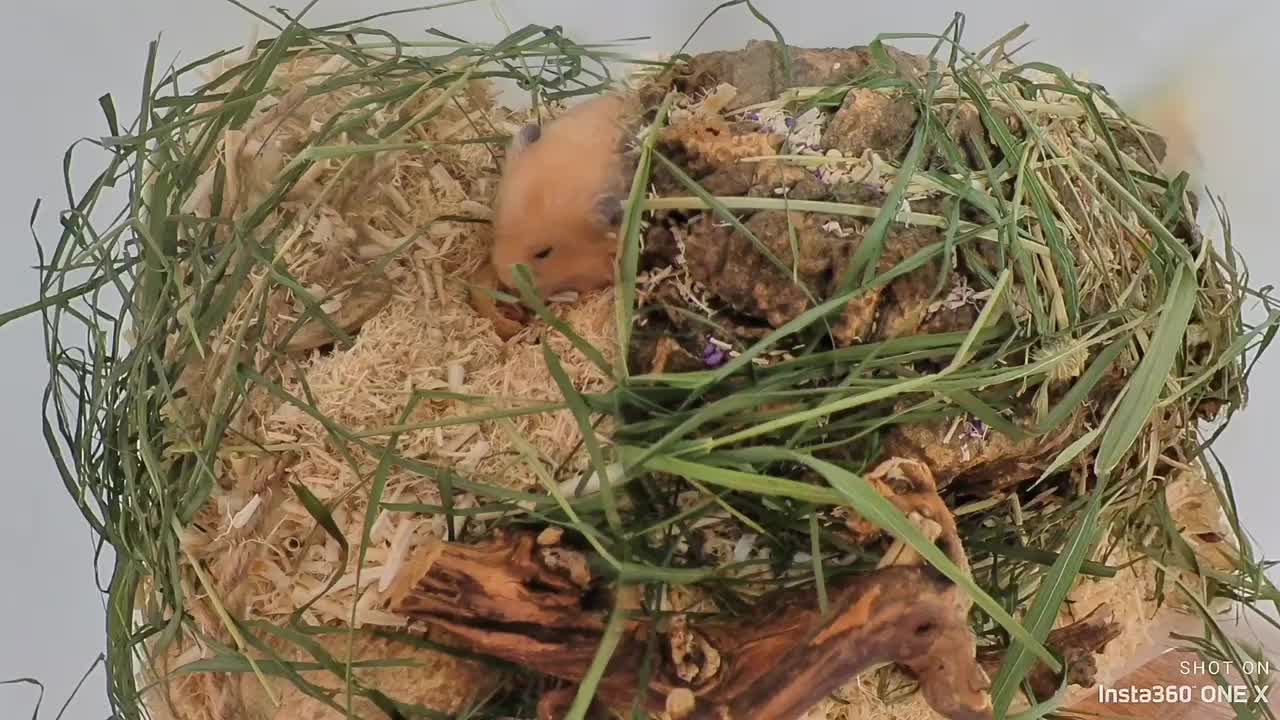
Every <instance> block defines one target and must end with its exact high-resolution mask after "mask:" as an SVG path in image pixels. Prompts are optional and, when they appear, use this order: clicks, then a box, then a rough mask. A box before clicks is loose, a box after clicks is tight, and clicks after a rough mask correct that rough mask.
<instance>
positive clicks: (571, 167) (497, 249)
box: [492, 131, 623, 297]
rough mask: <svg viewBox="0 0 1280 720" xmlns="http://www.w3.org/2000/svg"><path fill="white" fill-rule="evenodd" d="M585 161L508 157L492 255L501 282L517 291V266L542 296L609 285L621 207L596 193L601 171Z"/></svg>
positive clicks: (612, 196)
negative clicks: (524, 268)
mask: <svg viewBox="0 0 1280 720" xmlns="http://www.w3.org/2000/svg"><path fill="white" fill-rule="evenodd" d="M526 132H529V133H531V134H534V138H533V139H535V140H536V139H537V138H536V133H532V131H526ZM517 142H519V140H517ZM548 150H552V149H548ZM591 162H592V159H590V158H574V157H571V156H568V157H567V156H565V155H564V154H561V153H556V152H550V151H549V152H545V153H540V154H535V153H532V152H526V153H522V154H520V155H519V156H518V157H517V156H513V155H511V154H509V155H508V166H507V170H506V172H505V173H504V175H503V178H502V183H501V185H500V187H499V190H498V200H497V203H496V207H495V215H494V243H493V255H492V261H493V267H494V270H495V271H496V272H497V275H498V279H499V280H500V281H501V282H502V284H503V285H506V286H507V287H509V288H515V287H516V282H515V273H514V270H515V266H516V265H524V266H526V267H527V268H528V269H529V272H530V274H531V276H532V279H533V286H534V289H535V290H537V291H538V293H539V294H541V295H542V296H543V297H548V296H551V295H554V294H556V293H558V292H563V291H566V290H576V291H578V292H590V291H592V290H597V289H600V288H603V287H606V286H608V285H609V284H611V283H612V282H613V274H614V269H613V262H614V256H615V254H616V248H617V237H618V235H617V231H618V227H619V225H620V224H621V221H622V207H623V202H622V198H621V195H620V194H619V193H617V192H614V191H610V190H602V189H601V188H600V185H601V182H600V179H599V173H597V172H591V171H590V169H589V168H587V167H584V163H591Z"/></svg>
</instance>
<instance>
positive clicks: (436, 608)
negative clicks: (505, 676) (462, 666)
mask: <svg viewBox="0 0 1280 720" xmlns="http://www.w3.org/2000/svg"><path fill="white" fill-rule="evenodd" d="M873 476H875V477H876V478H877V487H878V488H879V489H881V491H882V492H885V493H886V494H887V495H891V496H892V497H893V498H895V499H897V501H898V502H899V504H902V505H907V506H910V507H912V508H914V509H913V511H912V513H911V514H910V515H909V517H912V518H913V520H918V521H919V522H921V523H922V524H925V525H929V526H931V527H932V528H934V529H935V532H934V533H933V534H934V536H935V537H936V538H937V541H938V543H939V544H940V546H941V547H942V548H943V549H944V550H945V551H946V552H947V553H948V554H949V555H952V556H956V557H957V559H959V560H960V561H961V562H963V555H962V552H961V548H960V544H959V541H958V538H957V537H956V531H955V524H954V521H952V520H951V517H950V515H949V513H947V512H946V509H945V507H944V506H942V505H941V501H940V500H937V503H936V504H935V503H933V502H931V501H930V498H932V499H934V500H936V499H937V493H936V490H935V489H934V486H933V481H932V477H931V476H930V475H929V472H928V468H927V467H926V466H924V465H923V464H921V463H917V462H913V461H907V460H894V461H890V462H889V463H885V465H883V466H882V467H881V468H879V469H877V471H876V473H873ZM939 513H940V514H939ZM919 562H920V561H919V559H918V558H917V557H916V556H915V555H914V553H908V552H900V553H897V554H896V555H893V556H892V560H891V561H889V562H888V563H887V564H885V565H883V566H882V567H880V568H879V569H877V570H875V571H874V572H871V573H869V574H864V575H859V576H854V577H850V578H844V579H841V580H838V581H834V582H832V583H831V585H830V586H829V588H828V593H829V598H830V599H829V603H830V605H829V614H828V615H826V616H824V615H823V613H822V612H821V610H820V609H819V607H818V606H817V602H816V599H815V593H813V592H812V591H811V590H806V591H789V592H784V593H779V594H777V595H776V596H774V597H772V598H769V599H768V601H767V602H763V603H761V604H760V605H759V606H758V612H757V613H755V614H754V615H752V616H749V617H735V618H731V619H729V618H722V619H715V620H705V621H701V622H694V621H692V620H688V619H686V618H684V617H682V616H678V617H677V618H676V619H675V620H674V621H672V622H671V623H670V624H669V626H667V627H661V628H660V627H658V626H657V625H656V624H655V623H653V622H651V621H650V620H649V619H648V618H640V617H636V618H633V619H630V620H628V621H627V624H626V626H625V630H624V633H623V637H622V639H621V641H620V642H619V644H618V646H617V649H616V650H615V652H614V654H613V656H612V659H611V661H610V663H609V666H608V667H607V669H606V671H605V675H604V677H603V679H602V680H601V682H600V684H599V685H598V687H597V694H596V700H597V702H598V703H599V704H600V705H601V706H603V707H608V708H615V709H626V708H629V707H631V706H632V704H633V703H634V702H636V701H639V702H640V703H641V704H642V705H643V706H644V707H646V708H647V709H649V710H650V711H651V712H666V713H667V714H668V715H669V716H670V717H672V718H686V719H688V720H711V719H712V718H717V719H722V718H748V717H750V718H756V719H757V720H790V719H791V718H795V717H797V716H799V715H800V714H802V713H804V712H805V711H806V710H808V709H809V708H810V707H812V706H813V705H814V704H815V703H817V702H819V701H820V700H821V699H822V698H824V697H826V696H827V695H828V694H830V693H831V692H833V691H834V690H836V689H837V688H839V687H841V686H842V685H844V684H846V683H847V682H849V680H850V679H851V678H853V677H854V676H855V675H857V674H858V673H860V672H862V671H863V670H866V669H867V668H870V667H873V666H877V665H881V664H885V663H892V664H896V665H898V666H900V667H902V668H903V669H905V670H906V671H908V672H909V673H911V674H912V675H913V676H915V677H916V678H917V679H918V681H919V683H920V686H921V689H922V691H923V693H924V697H925V698H926V700H927V701H928V702H929V704H930V705H931V706H932V707H933V708H934V709H935V710H936V711H938V712H939V713H940V714H942V715H943V716H945V717H948V718H952V719H953V720H970V719H975V720H976V719H979V718H987V717H990V714H991V706H990V700H989V697H988V695H987V689H988V686H989V681H988V678H987V675H986V673H985V672H984V671H983V669H982V667H981V666H980V665H979V664H978V662H977V660H976V658H975V647H974V640H973V636H972V635H971V633H970V630H969V627H968V623H967V620H966V611H967V608H968V603H967V601H966V600H965V599H964V596H963V593H961V592H960V591H959V590H958V589H957V588H956V587H955V586H954V585H953V584H952V583H950V582H949V581H948V580H946V579H945V578H942V577H941V576H939V575H938V574H937V573H936V572H935V571H934V570H933V569H932V568H930V567H928V566H924V565H920V564H918V563H919ZM586 567H587V566H586V562H585V558H584V557H583V556H582V555H581V554H580V553H578V552H576V551H574V550H570V549H568V548H565V547H562V546H551V547H547V546H540V545H539V544H538V543H537V541H536V540H535V538H534V537H533V536H531V535H519V536H514V537H509V538H503V537H499V538H497V539H495V540H493V541H491V542H488V543H485V544H483V545H475V546H466V545H458V544H450V545H439V546H437V547H436V548H435V549H433V551H432V552H431V553H428V554H426V555H423V556H420V557H419V558H418V560H416V561H415V563H414V566H413V567H412V568H411V570H412V571H411V572H407V573H405V576H404V577H405V581H404V583H403V585H402V586H401V587H399V588H397V589H396V591H394V592H393V594H392V597H391V605H390V607H391V609H392V611H393V612H396V613H399V614H402V615H404V616H407V617H408V618H411V619H413V620H419V621H423V622H426V623H428V624H429V625H430V626H432V627H433V628H436V629H439V630H443V631H445V632H447V633H449V634H450V635H452V636H454V637H455V638H457V640H458V641H459V642H460V643H461V644H462V645H463V646H464V647H465V648H466V649H468V650H471V651H474V652H478V653H482V654H486V655H491V656H494V657H498V658H500V659H503V660H506V661H509V662H514V663H517V664H519V665H521V666H523V667H527V668H529V669H531V670H534V671H536V672H540V673H543V674H546V675H550V676H552V677H555V678H559V679H561V680H565V681H567V682H569V683H571V684H572V683H576V682H578V681H581V679H582V678H583V676H584V675H585V674H586V672H587V668H588V666H589V665H590V663H591V661H592V658H593V657H594V655H595V652H596V648H597V646H598V644H599V642H600V640H601V638H602V636H603V631H604V627H605V625H606V623H607V615H608V610H607V603H603V602H601V600H600V599H599V597H598V594H592V593H589V592H588V590H589V586H590V578H589V575H588V574H587V569H586ZM591 598H595V603H594V604H593V603H592V601H591ZM654 641H656V642H657V647H659V648H660V653H659V656H658V658H657V660H656V662H655V663H654V667H653V668H652V671H651V673H650V675H649V679H648V683H647V684H646V685H645V686H643V687H641V686H640V674H639V673H640V668H641V667H642V666H643V664H644V662H643V661H644V659H645V656H646V654H647V650H648V648H649V646H650V644H651V642H654ZM572 698H573V693H572V692H570V691H564V692H558V693H553V694H551V695H548V696H547V697H544V698H543V701H542V703H541V704H540V713H541V715H540V716H541V717H543V718H547V719H548V720H549V719H550V718H556V717H560V714H558V713H562V712H563V709H564V707H565V703H567V702H569V701H571V700H572Z"/></svg>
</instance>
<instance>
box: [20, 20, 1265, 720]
mask: <svg viewBox="0 0 1280 720" xmlns="http://www.w3.org/2000/svg"><path fill="white" fill-rule="evenodd" d="M249 4H250V5H251V6H254V7H256V8H259V9H262V10H264V11H266V6H265V5H264V4H263V3H260V2H255V1H252V0H251V1H250V2H249ZM281 4H282V5H284V6H286V7H291V8H296V7H298V3H296V2H293V1H292V0H290V1H289V2H285V3H281ZM413 4H415V3H406V2H402V1H400V0H381V1H379V2H369V1H366V0H321V2H320V3H319V5H318V6H317V7H316V8H315V9H314V10H313V11H312V16H311V18H312V20H313V21H317V22H318V21H337V20H343V19H348V18H351V17H357V16H360V15H365V14H368V13H370V12H376V11H380V10H390V9H395V8H399V7H410V6H412V5H413ZM714 4H715V3H712V2H706V1H705V0H702V1H698V2H693V1H688V0H670V1H665V0H664V1H654V0H650V1H648V2H646V1H645V0H627V1H626V2H614V1H609V2H606V1H604V0H562V1H538V2H517V1H516V0H507V1H506V2H505V3H503V5H502V7H503V11H504V13H505V15H506V18H507V21H508V22H509V23H510V25H511V26H512V27H520V26H522V25H524V24H526V23H529V22H537V23H540V24H544V25H550V24H561V25H563V26H564V27H565V28H566V30H567V31H568V32H569V33H570V34H571V35H574V36H575V37H576V38H577V39H579V40H584V41H602V40H608V39H613V38H617V37H626V36H636V35H649V36H652V38H653V39H652V40H651V41H649V42H647V43H643V44H641V45H640V46H639V48H640V49H641V50H643V49H656V50H659V51H669V50H672V49H674V48H675V47H676V46H678V44H679V43H680V42H682V41H683V40H684V38H685V37H686V36H687V34H688V33H689V32H690V30H691V29H692V28H693V26H694V25H695V24H696V23H697V21H698V20H699V19H701V17H702V16H703V15H704V14H705V13H706V12H707V10H708V9H710V8H711V7H712V6H713V5H714ZM5 5H6V8H5V9H6V10H7V12H6V13H5V25H4V35H5V41H4V42H3V43H0V77H2V78H3V82H2V83H0V93H2V95H0V148H2V149H3V152H2V153H0V162H2V163H3V164H2V165H0V241H2V242H0V310H3V309H8V308H11V307H15V306H18V305H22V304H25V303H28V302H30V301H32V300H33V299H35V288H36V275H35V273H34V272H33V271H32V270H31V266H32V265H34V264H35V262H36V256H35V252H34V248H33V246H32V242H31V240H30V237H29V234H28V231H27V219H28V215H29V213H30V210H31V205H32V202H33V201H34V200H35V199H36V198H37V197H42V198H44V199H45V201H46V203H45V210H44V211H43V213H42V214H41V216H40V218H39V222H38V229H39V231H40V233H41V235H42V237H43V238H44V239H46V240H47V241H52V240H53V239H54V238H55V232H56V217H55V212H54V211H55V210H56V209H59V208H62V207H64V202H65V201H64V200H63V194H62V189H61V188H62V186H61V182H62V181H61V172H60V163H61V156H62V152H63V150H64V149H65V148H66V146H67V145H68V144H69V143H70V142H71V141H73V140H74V139H76V138H78V137H82V136H99V135H103V134H106V130H105V125H104V123H103V121H102V117H101V113H100V111H99V109H98V106H97V102H96V99H97V97H98V96H99V95H101V94H102V93H104V92H111V93H112V94H113V95H114V97H115V100H116V106H117V107H118V108H119V109H120V112H121V115H122V120H124V119H130V118H132V117H133V114H134V111H133V110H132V108H136V107H137V102H138V91H137V89H136V88H137V87H138V85H139V83H140V77H141V72H142V63H143V60H144V57H145V52H146V44H147V42H148V41H150V40H153V39H155V38H156V37H157V36H161V50H160V57H161V59H162V60H165V61H168V60H170V59H181V60H184V61H185V60H192V59H195V58H196V57H199V56H201V55H203V54H205V53H206V52H208V51H211V50H215V49H219V48H223V47H228V46H234V45H238V44H240V43H241V42H243V41H244V40H245V38H247V36H248V32H249V27H250V24H249V18H248V17H247V16H246V15H244V14H243V13H242V12H241V11H240V10H238V9H236V8H235V7H234V6H232V5H230V4H229V3H225V2H220V1H219V0H96V1H91V0H43V1H42V2H38V3H37V2H18V0H11V1H10V2H6V3H5ZM757 5H758V6H759V7H760V9H761V10H762V11H763V12H764V13H765V14H766V15H768V16H769V17H770V18H771V19H773V20H774V21H775V22H776V23H777V24H778V25H779V26H780V27H781V29H782V31H783V33H784V35H785V36H786V38H787V40H788V41H789V42H792V43H794V44H799V45H809V46H823V45H840V46H848V45H854V44H860V43H865V42H866V41H869V40H870V39H871V38H872V37H873V35H874V34H875V33H877V32H896V31H909V32H919V31H929V32H937V31H940V30H941V29H942V28H943V27H944V26H945V25H946V23H947V22H948V21H949V19H950V16H951V12H953V11H954V10H957V9H959V10H964V11H965V12H967V13H968V21H969V22H968V30H967V44H968V45H970V47H981V46H983V45H985V44H986V43H987V42H988V41H989V40H991V39H993V38H995V37H997V36H999V35H1000V34H1002V33H1003V32H1005V31H1006V30H1008V29H1009V28H1011V27H1013V26H1014V25H1016V24H1018V23H1020V22H1023V21H1028V22H1030V23H1031V30H1030V31H1029V33H1028V34H1027V36H1025V37H1026V38H1029V39H1034V40H1035V44H1034V45H1033V46H1032V47H1031V48H1029V49H1028V50H1026V51H1025V55H1024V56H1023V59H1030V58H1033V57H1034V58H1036V59H1044V60H1048V61H1051V62H1055V63H1058V64H1060V65H1062V66H1065V67H1067V68H1069V69H1072V70H1076V71H1080V70H1084V71H1088V73H1089V77H1090V79H1092V80H1095V81H1099V82H1103V83H1105V84H1107V85H1108V86H1109V87H1110V88H1111V89H1112V90H1113V91H1114V92H1117V93H1118V94H1120V95H1121V96H1122V97H1124V96H1132V95H1133V94H1134V93H1141V92H1142V91H1144V90H1145V89H1149V88H1151V87H1152V86H1153V83H1155V82H1157V81H1158V80H1160V79H1161V78H1165V77H1168V73H1171V72H1172V73H1183V77H1186V78H1190V79H1191V80H1192V81H1193V86H1194V87H1196V92H1195V93H1194V95H1193V96H1191V97H1189V98H1188V100H1189V103H1190V106H1189V109H1190V110H1191V111H1192V113H1193V119H1194V120H1195V121H1196V125H1195V127H1196V128H1197V130H1198V131H1199V132H1200V142H1201V148H1202V151H1203V152H1204V153H1205V154H1206V155H1207V156H1208V168H1207V169H1206V172H1205V176H1204V177H1205V180H1206V182H1208V183H1209V184H1210V185H1211V186H1212V188H1213V190H1214V191H1215V192H1217V193H1219V194H1222V195H1224V196H1225V197H1226V199H1227V201H1228V203H1229V205H1230V207H1231V210H1232V216H1233V219H1234V222H1235V228H1236V243H1237V245H1238V247H1239V248H1240V249H1241V250H1242V251H1243V252H1244V254H1245V256H1246V258H1247V260H1248V261H1249V263H1250V265H1251V268H1252V271H1253V280H1254V283H1255V284H1268V283H1272V282H1275V281H1276V279H1277V276H1280V251H1278V250H1277V247H1276V243H1275V239H1274V234H1273V227H1274V226H1273V225H1272V218H1273V217H1274V215H1275V209H1276V205H1277V200H1276V198H1275V196H1274V195H1275V191H1274V190H1273V189H1272V188H1273V186H1274V185H1275V182H1274V173H1275V171H1276V169H1277V168H1280V145H1278V144H1277V143H1276V142H1275V139H1274V137H1273V136H1272V135H1269V134H1268V129H1269V128H1271V127H1275V126H1276V111H1277V107H1276V100H1275V97H1276V91H1275V87H1274V84H1275V82H1276V72H1275V71H1276V69H1277V63H1276V61H1275V60H1274V59H1273V58H1272V57H1271V56H1269V55H1268V54H1266V53H1265V52H1264V50H1263V48H1264V47H1266V46H1268V45H1270V44H1271V42H1272V40H1273V38H1272V37H1271V36H1270V35H1269V34H1268V33H1270V32H1271V29H1272V28H1274V27H1275V20H1276V19H1277V17H1278V16H1280V13H1277V12H1276V11H1275V10H1264V9H1262V8H1263V7H1264V6H1266V5H1273V3H1269V2H1263V1H1261V0H1258V1H1254V2H1250V1H1249V0H1245V1H1243V2H1242V1H1240V0H1237V1H1236V2H1220V3H1205V2H1191V1H1189V0H1161V1H1157V0H1123V1H1120V2H1117V1H1115V0H1111V1H1099V0H1076V1H1075V2H1044V1H1043V0H1042V1H1041V2H1025V1H1015V0H1006V1H1000V2H996V1H994V0H988V1H985V2H973V1H969V2H965V1H964V0H954V3H953V2H946V1H945V0H943V1H940V2H934V1H926V0H914V1H910V2H909V1H907V0H900V1H898V2H852V1H849V0H831V1H830V2H821V1H818V0H758V2H757ZM1211 5H1217V6H1218V7H1211ZM429 24H431V25H438V26H439V27H441V28H443V29H445V30H447V31H449V32H451V33H454V34H459V35H463V36H466V37H469V38H472V39H482V40H492V39H497V38H498V37H500V36H501V35H502V34H503V31H502V26H501V25H500V24H499V23H498V22H497V21H496V20H495V18H494V15H493V12H492V9H491V7H490V6H489V5H488V4H487V3H486V2H480V3H476V4H473V5H470V6H464V7H452V8H447V9H442V10H437V11H433V12H432V13H427V14H415V15H411V16H402V17H399V18H394V19H392V20H391V21H389V22H388V25H387V26H388V27H389V28H390V29H392V30H394V31H395V32H396V33H397V35H399V36H400V37H402V38H406V39H409V38H412V37H414V36H415V35H416V34H418V33H420V31H421V29H422V28H424V27H426V26H427V25H429ZM265 32H266V30H265V28H264V33H265ZM750 37H768V34H767V30H765V29H764V28H763V27H762V26H760V25H759V24H758V23H756V22H755V21H754V20H752V19H751V17H750V16H749V14H748V13H747V12H746V11H745V10H744V9H743V8H734V9H731V10H729V11H726V12H725V13H723V14H722V15H720V16H719V17H718V18H717V19H715V20H713V21H712V22H711V23H710V24H709V25H708V26H707V28H706V29H704V31H703V33H702V34H701V35H700V36H699V40H698V42H696V43H695V45H694V49H695V50H699V49H717V48H730V47H735V46H740V45H742V44H743V43H744V42H745V41H746V40H747V39H748V38H750ZM1215 48H1216V49H1215ZM79 177H80V179H81V180H82V181H83V180H84V178H85V173H81V174H80V175H79ZM0 352H2V353H3V354H2V355H0V363H2V364H3V372H0V400H2V401H3V404H2V405H0V413H2V415H0V417H3V421H2V422H3V428H4V430H3V432H0V462H2V463H3V468H4V475H3V477H4V480H3V483H4V485H3V488H4V494H3V499H4V501H3V503H2V504H0V507H3V509H2V510H0V679H5V678H11V677H16V676H34V677H36V678H39V679H40V680H43V681H44V682H45V683H46V685H47V686H48V695H47V697H46V703H45V709H44V712H43V713H42V714H41V717H42V718H45V717H48V718H52V717H53V716H54V714H55V712H56V709H57V707H58V706H60V705H61V704H62V702H63V701H64V700H65V699H66V698H67V697H68V695H69V694H70V692H71V689H72V687H73V686H74V684H75V682H76V680H78V679H79V677H80V675H81V674H82V673H83V672H84V670H85V669H87V668H88V666H89V664H90V663H91V662H92V660H93V659H94V657H96V655H97V654H98V653H99V652H101V651H102V649H103V642H104V640H103V627H104V626H103V609H102V600H101V598H100V596H99V595H98V593H97V592H96V590H95V586H94V582H93V567H92V543H91V538H90V537H89V533H88V530H87V526H86V525H85V523H84V521H83V519H82V518H81V517H80V516H79V514H78V512H77V511H76V509H75V508H74V507H73V505H72V503H71V501H70V500H69V498H68V497H67V495H66V493H65V491H64V489H63V488H62V486H61V483H60V482H59V480H58V478H57V476H56V474H55V472H54V470H53V467H52V465H51V463H50V461H49V458H48V455H47V453H46V451H45V447H44V441H43V439H42V437H41V434H40V425H39V412H40V411H39V402H40V393H41V391H42V388H43V386H44V382H45V374H46V365H45V361H44V358H43V353H42V341H41V337H40V325H39V322H38V320H37V319H36V318H28V319H26V320H24V321H21V322H17V323H14V324H11V325H9V326H7V327H4V328H3V329H2V330H0ZM1278 401H1280V357H1276V356H1275V355H1273V356H1272V357H1270V359H1269V360H1268V361H1267V362H1264V364H1263V365H1262V366H1261V367H1260V370H1259V372H1258V373H1257V374H1256V375H1255V383H1254V387H1253V396H1252V399H1251V406H1250V409H1249V411H1248V412H1246V413H1245V414H1243V415H1242V416H1238V419H1237V421H1236V423H1235V424H1234V425H1233V427H1232V430H1231V432H1229V433H1228V434H1227V435H1226V436H1225V437H1224V438H1223V439H1222V441H1221V442H1220V443H1219V445H1218V448H1219V450H1220V451H1221V452H1222V454H1223V455H1224V456H1225V459H1226V462H1227V463H1228V466H1229V467H1230V468H1231V469H1232V471H1233V476H1234V480H1235V482H1236V484H1237V488H1238V491H1239V495H1240V497H1241V499H1242V512H1243V516H1244V521H1245V524H1246V526H1247V527H1248V528H1249V529H1251V531H1252V532H1253V534H1254V535H1255V537H1256V539H1257V541H1258V544H1259V545H1260V546H1262V547H1263V548H1264V549H1269V550H1270V551H1272V552H1273V553H1280V521H1278V519H1277V518H1276V517H1275V515H1274V513H1275V511H1276V503H1275V500H1276V496H1277V490H1276V488H1275V485H1274V481H1273V471H1274V469H1275V467H1276V464H1277V460H1276V458H1275V448H1276V444H1277V435H1278V434H1277V430H1276V423H1277V420H1280V418H1278V417H1277V413H1276V410H1275V408H1276V404H1277V402H1278ZM1267 438H1272V440H1271V441H1270V442H1267ZM105 567H106V566H105V565H104V568H105ZM104 582H105V578H104ZM34 699H35V698H34V691H32V690H30V689H28V688H24V687H12V686H10V687H0V717H21V716H28V715H29V713H30V708H31V703H33V702H34ZM107 715H108V711H107V709H106V702H105V698H104V692H103V675H102V673H101V671H98V672H97V673H95V674H94V676H93V677H91V678H90V681H89V683H88V684H87V685H86V688H85V690H84V691H83V692H82V693H81V696H80V697H78V698H77V699H76V700H75V701H74V702H73V703H72V705H71V707H70V708H69V710H68V712H67V714H66V715H65V716H64V717H67V718H71V719H76V720H78V719H84V718H95V719H98V718H104V717H106V716H107Z"/></svg>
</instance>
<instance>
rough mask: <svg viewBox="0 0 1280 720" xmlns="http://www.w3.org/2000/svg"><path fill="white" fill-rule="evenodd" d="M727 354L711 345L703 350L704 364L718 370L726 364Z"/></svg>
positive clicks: (708, 344)
mask: <svg viewBox="0 0 1280 720" xmlns="http://www.w3.org/2000/svg"><path fill="white" fill-rule="evenodd" d="M725 358H726V356H725V352H724V350H721V349H720V348H718V347H716V346H715V345H713V344H711V343H707V346H706V347H705V348H703V349H702V364H703V365H706V366H707V367H709V368H718V367H720V366H721V365H723V364H724V361H725Z"/></svg>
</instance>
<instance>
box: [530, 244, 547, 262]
mask: <svg viewBox="0 0 1280 720" xmlns="http://www.w3.org/2000/svg"><path fill="white" fill-rule="evenodd" d="M550 255H551V248H549V247H548V248H542V249H541V250H539V251H538V252H536V253H534V254H533V256H534V257H535V258H537V259H538V260H546V259H547V258H548V257H550Z"/></svg>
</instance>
